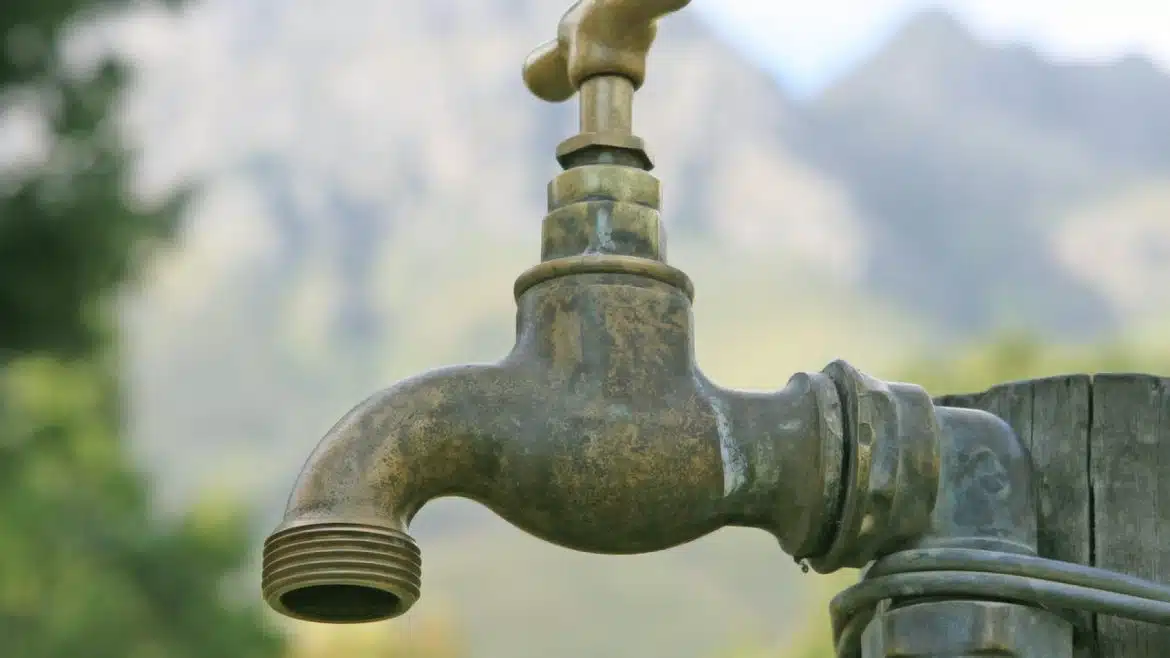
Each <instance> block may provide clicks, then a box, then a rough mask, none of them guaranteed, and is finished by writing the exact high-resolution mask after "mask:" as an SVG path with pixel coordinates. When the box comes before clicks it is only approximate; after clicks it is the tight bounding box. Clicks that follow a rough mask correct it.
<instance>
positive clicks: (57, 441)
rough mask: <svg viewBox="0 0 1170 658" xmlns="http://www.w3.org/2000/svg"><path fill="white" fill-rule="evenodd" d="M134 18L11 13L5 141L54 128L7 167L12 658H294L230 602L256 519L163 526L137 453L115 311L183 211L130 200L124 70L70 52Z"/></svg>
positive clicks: (4, 225)
mask: <svg viewBox="0 0 1170 658" xmlns="http://www.w3.org/2000/svg"><path fill="white" fill-rule="evenodd" d="M129 4H130V3H129V2H116V1H108V0H106V1H102V0H91V1H86V0H4V1H3V2H0V37H2V38H0V47H2V48H3V50H2V51H0V127H3V126H4V124H5V123H6V122H7V124H8V125H9V126H12V125H14V122H15V121H16V120H17V119H18V118H19V116H20V115H21V113H24V114H23V115H24V116H32V117H34V118H35V119H36V120H43V122H44V126H45V127H46V130H44V131H43V133H44V135H43V139H41V140H40V142H42V143H40V144H37V146H38V148H39V151H40V152H41V154H42V156H43V157H31V156H30V157H29V158H26V159H25V160H24V161H21V162H15V163H14V162H11V161H9V162H0V653H2V654H3V655H5V656H13V657H14V658H15V657H19V658H77V657H80V656H84V657H85V658H155V657H157V658H163V657H165V658H202V657H208V658H210V657H213V656H214V657H216V658H222V657H225V656H232V657H233V658H267V657H269V656H278V655H280V654H281V652H282V650H283V641H282V639H281V638H280V637H279V636H278V635H276V634H274V633H273V632H271V631H270V630H268V629H266V628H265V627H264V625H263V624H262V619H261V617H260V616H259V612H258V610H257V609H256V607H255V606H253V605H250V604H248V605H245V604H244V603H241V602H237V601H234V600H233V599H232V597H230V596H229V590H228V589H227V588H226V585H227V584H228V582H229V577H230V576H231V575H233V574H234V573H236V572H238V571H239V570H240V569H241V568H242V567H243V566H244V565H245V563H246V561H247V555H248V553H249V550H248V535H247V532H246V524H245V523H244V522H243V521H244V520H243V519H242V518H239V517H238V516H236V515H232V514H226V515H225V514H223V510H196V511H195V512H193V513H191V514H189V515H188V516H187V517H186V518H184V519H181V520H178V521H167V520H164V519H160V518H155V517H153V515H152V509H151V498H150V490H149V482H148V481H147V479H146V478H145V477H144V475H143V474H141V473H139V472H138V471H137V470H136V468H135V467H134V465H133V463H132V459H131V457H130V455H129V452H128V450H127V449H126V445H125V443H124V441H123V440H122V436H121V435H122V428H123V420H124V419H123V407H124V404H123V400H122V396H121V385H120V381H119V372H120V368H119V366H120V359H119V354H118V342H117V337H118V319H117V315H118V314H117V311H118V309H117V296H118V295H119V293H122V292H124V290H125V289H126V286H128V285H129V284H130V283H131V282H132V281H133V280H134V277H135V275H136V274H137V273H138V272H139V271H140V268H141V265H142V263H143V262H144V258H145V257H146V256H147V255H148V254H149V253H150V252H151V249H150V248H149V247H151V246H153V245H157V244H160V243H162V242H165V240H166V239H167V238H169V237H170V236H171V235H172V233H173V231H174V228H175V225H176V218H177V216H178V211H179V209H180V208H181V207H182V201H183V196H184V195H181V194H180V195H176V196H175V197H174V198H172V199H169V200H167V201H166V202H164V203H160V204H158V206H157V207H151V208H147V207H143V206H142V204H138V203H136V202H135V201H134V200H133V199H132V198H131V196H130V195H129V193H128V191H127V190H128V184H127V183H128V180H127V179H128V168H127V165H128V162H129V159H130V153H129V151H128V150H127V149H126V148H125V146H124V145H123V143H122V141H121V140H120V139H119V135H118V134H117V124H116V122H115V121H113V120H112V114H113V113H112V112H111V109H112V108H113V107H114V104H115V103H116V101H117V99H118V95H119V93H120V91H121V90H122V88H123V84H124V83H125V81H126V77H127V75H126V68H125V66H124V65H123V64H121V63H119V62H118V61H116V60H115V59H114V58H113V57H112V56H106V57H103V61H101V62H98V63H97V66H95V67H83V68H85V70H82V71H79V70H75V69H76V67H75V68H74V69H71V68H70V67H69V66H67V65H66V64H67V62H66V60H65V58H64V57H63V51H62V47H61V46H62V42H63V38H64V36H65V35H67V34H69V33H70V30H71V29H73V28H74V27H75V26H76V25H77V24H78V22H79V21H83V20H86V19H87V18H89V17H92V16H93V15H94V14H95V13H96V12H102V11H115V10H118V9H120V8H121V6H122V5H129ZM34 124H35V121H34ZM33 132H35V131H32V130H26V131H24V134H26V135H27V134H31V133H33ZM34 141H35V140H34Z"/></svg>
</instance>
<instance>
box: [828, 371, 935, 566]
mask: <svg viewBox="0 0 1170 658" xmlns="http://www.w3.org/2000/svg"><path fill="white" fill-rule="evenodd" d="M822 372H824V373H825V374H826V375H828V376H829V377H831V378H832V379H833V381H834V383H835V384H836V386H837V389H838V391H839V392H840V395H841V402H842V405H843V411H844V419H845V421H846V426H845V438H846V441H847V442H848V445H849V449H848V450H849V454H850V459H849V462H848V473H847V474H846V481H845V486H846V493H845V504H844V506H843V507H842V511H841V518H840V521H839V530H838V532H837V535H836V537H834V539H833V542H832V545H831V546H830V547H829V550H828V551H827V552H826V553H825V554H824V555H819V556H810V558H809V560H808V562H809V564H810V565H811V566H812V568H813V569H815V570H816V571H817V572H818V573H829V572H832V571H835V570H837V569H840V568H841V567H852V568H855V569H856V568H861V567H863V566H865V565H866V564H867V563H869V562H870V561H871V560H873V559H874V558H876V557H877V556H878V555H881V554H882V553H883V552H888V551H889V550H891V549H892V548H894V547H896V546H898V545H900V544H903V543H905V541H906V540H908V539H912V538H914V537H916V536H918V535H919V534H921V533H922V532H924V531H926V530H927V529H928V528H929V527H930V522H931V513H932V511H933V509H934V504H935V501H936V499H937V496H938V481H939V468H940V466H939V435H940V429H939V424H938V419H937V417H936V416H935V412H934V404H933V402H932V401H931V398H930V396H929V394H927V393H926V391H925V390H923V389H922V388H921V387H918V386H914V385H912V384H899V383H887V382H883V381H881V380H878V379H875V378H873V377H870V376H869V375H866V374H865V373H862V372H861V371H859V370H857V369H856V368H854V367H853V366H851V365H849V364H848V363H846V362H844V361H834V362H833V363H830V364H829V365H828V366H826V367H825V369H824V370H823V371H822Z"/></svg>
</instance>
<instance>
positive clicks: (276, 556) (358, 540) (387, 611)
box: [261, 523, 422, 624]
mask: <svg viewBox="0 0 1170 658" xmlns="http://www.w3.org/2000/svg"><path fill="white" fill-rule="evenodd" d="M421 586H422V555H421V553H420V552H419V549H418V545H417V544H415V542H414V540H413V539H412V538H411V537H410V535H408V534H406V533H404V532H401V531H399V530H394V529H392V528H386V527H380V526H371V525H362V524H354V523H319V524H313V525H304V526H297V527H293V528H288V529H285V530H280V531H277V532H275V533H273V534H272V535H271V536H270V537H269V538H268V540H267V541H265V542H264V561H263V571H262V576H261V589H262V591H263V595H264V600H265V601H267V602H268V605H270V606H271V607H272V609H274V610H276V611H277V612H279V613H281V614H283V615H287V616H289V617H292V618H294V619H301V620H304V621H313V622H321V623H326V624H357V623H362V622H370V621H380V620H383V619H391V618H393V617H398V616H400V615H402V614H404V613H405V612H406V611H407V610H409V609H410V607H411V606H413V605H414V604H415V602H416V601H418V598H419V595H420V591H421V590H420V588H421Z"/></svg>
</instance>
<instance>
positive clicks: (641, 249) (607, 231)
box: [540, 199, 666, 262]
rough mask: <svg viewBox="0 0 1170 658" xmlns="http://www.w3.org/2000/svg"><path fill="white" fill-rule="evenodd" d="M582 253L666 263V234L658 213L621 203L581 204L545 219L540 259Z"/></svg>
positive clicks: (546, 216)
mask: <svg viewBox="0 0 1170 658" xmlns="http://www.w3.org/2000/svg"><path fill="white" fill-rule="evenodd" d="M582 254H609V255H615V256H636V257H639V258H649V259H652V260H657V261H663V262H665V260H666V235H665V231H664V228H663V225H662V220H661V219H660V217H659V215H658V211H657V210H654V209H653V208H648V207H646V206H642V205H638V204H635V203H627V202H623V201H610V200H605V199H601V200H596V201H582V202H579V203H574V204H571V205H568V206H564V207H561V208H557V209H556V210H554V211H552V212H550V213H549V214H547V215H545V217H544V225H543V227H542V230H541V245H540V256H541V260H544V261H548V260H553V259H556V258H567V257H570V256H579V255H582Z"/></svg>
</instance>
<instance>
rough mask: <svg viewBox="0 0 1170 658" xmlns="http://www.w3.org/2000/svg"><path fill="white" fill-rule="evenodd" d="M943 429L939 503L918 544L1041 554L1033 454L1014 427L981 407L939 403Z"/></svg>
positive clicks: (920, 546)
mask: <svg viewBox="0 0 1170 658" xmlns="http://www.w3.org/2000/svg"><path fill="white" fill-rule="evenodd" d="M936 415H937V417H938V420H939V425H940V426H941V428H942V432H941V435H940V437H941V440H940V456H941V469H940V477H939V482H938V494H937V503H936V504H935V508H934V512H933V515H932V518H931V525H930V528H929V530H927V532H926V533H924V534H923V536H922V537H921V539H919V540H918V541H917V542H916V543H915V545H914V548H944V547H946V548H978V549H986V550H997V551H1003V552H1010V553H1026V554H1035V553H1036V546H1037V512H1036V497H1035V480H1034V476H1033V468H1032V458H1031V455H1030V452H1029V450H1028V448H1027V446H1025V445H1024V443H1023V441H1021V440H1020V438H1019V437H1018V436H1016V433H1015V432H1014V431H1013V430H1012V428H1011V426H1010V425H1008V424H1007V423H1006V422H1004V421H1003V420H1002V419H1000V418H999V417H998V416H996V415H994V414H991V413H988V412H986V411H982V410H978V409H964V408H956V407H937V408H936Z"/></svg>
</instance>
